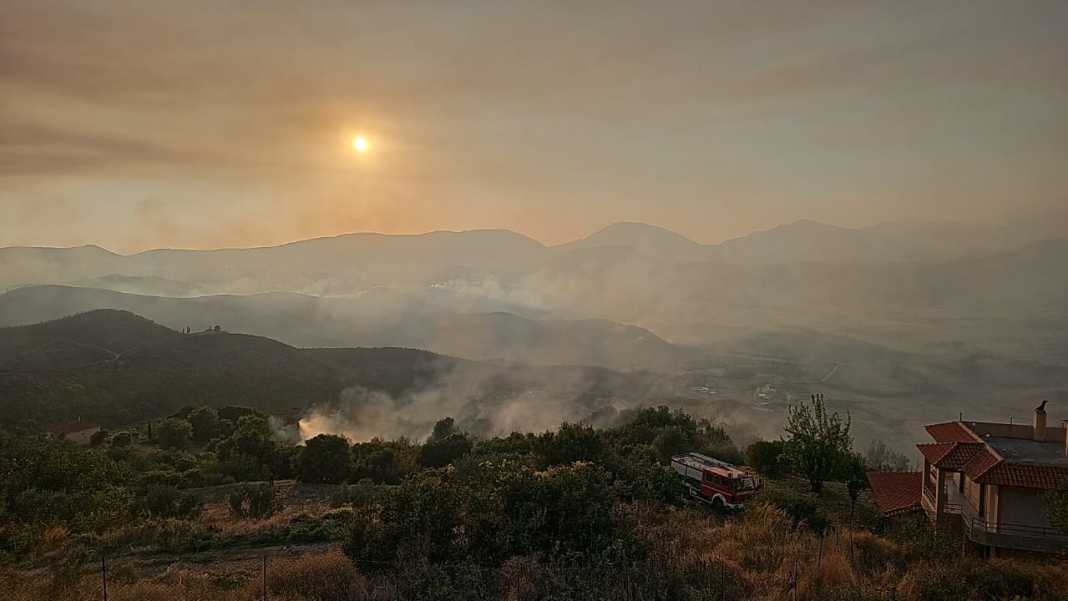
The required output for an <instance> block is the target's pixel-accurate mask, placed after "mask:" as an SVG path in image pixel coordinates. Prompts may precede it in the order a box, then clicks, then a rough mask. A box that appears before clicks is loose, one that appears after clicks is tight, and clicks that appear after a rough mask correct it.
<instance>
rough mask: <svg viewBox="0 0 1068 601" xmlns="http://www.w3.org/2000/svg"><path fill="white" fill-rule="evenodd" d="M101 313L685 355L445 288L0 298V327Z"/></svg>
mask: <svg viewBox="0 0 1068 601" xmlns="http://www.w3.org/2000/svg"><path fill="white" fill-rule="evenodd" d="M103 308H115V309H123V310H127V311H132V312H134V313H137V314H139V315H144V316H146V317H148V318H150V319H153V320H155V321H157V322H159V323H161V324H164V325H166V326H168V327H171V328H174V329H184V328H185V327H187V326H189V327H191V328H192V329H193V330H194V331H196V330H202V329H205V328H209V327H212V326H214V325H216V324H221V325H223V326H224V327H225V328H226V329H227V330H229V331H239V332H250V333H256V334H259V335H264V336H269V337H271V338H275V339H278V340H281V341H283V342H286V343H288V344H293V345H296V346H302V347H316V346H336V347H349V346H403V347H411V348H421V349H426V350H430V351H434V352H437V353H440V354H447V355H454V356H459V357H465V358H470V359H504V360H509V361H520V362H526V363H538V364H543V365H601V366H606V367H611V368H615V369H634V368H644V369H660V370H664V369H670V368H671V367H672V366H673V365H676V364H677V363H678V362H679V361H681V360H682V359H683V358H685V357H686V356H687V355H688V354H689V351H688V350H687V349H684V348H680V347H677V346H674V345H672V344H670V343H668V342H666V341H664V340H663V339H661V338H659V337H658V336H656V335H655V334H653V333H652V332H649V331H648V330H644V329H642V328H638V327H634V326H625V325H622V324H618V323H613V322H611V321H608V320H554V319H534V318H527V317H523V316H520V315H516V314H512V313H509V312H507V311H497V310H492V309H494V308H495V305H490V306H479V305H476V304H472V303H469V302H465V299H464V298H462V297H459V296H457V295H455V294H452V293H450V292H448V291H444V290H435V291H431V292H430V293H429V294H425V295H424V294H420V293H418V292H404V291H391V290H384V289H379V290H375V291H373V292H371V293H369V294H365V295H360V296H358V297H355V298H351V297H313V296H307V295H300V294H292V293H273V294H257V295H249V296H236V295H217V296H202V297H195V298H167V297H157V296H142V295H134V294H125V293H119V292H113V291H110V290H97V289H90V288H74V287H65V286H39V287H36V286H35V287H26V288H19V289H17V290H12V291H10V292H7V293H4V294H0V326H5V325H7V326H10V325H17V324H24V323H33V322H38V321H44V320H48V319H55V318H58V317H62V316H64V315H70V314H72V313H79V312H85V311H91V310H95V309H103ZM471 309H475V310H477V309H491V311H490V312H481V311H478V312H468V310H471Z"/></svg>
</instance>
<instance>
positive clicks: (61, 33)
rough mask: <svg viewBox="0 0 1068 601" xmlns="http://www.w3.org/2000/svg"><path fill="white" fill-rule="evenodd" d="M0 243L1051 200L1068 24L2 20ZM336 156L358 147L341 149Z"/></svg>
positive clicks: (908, 11)
mask: <svg viewBox="0 0 1068 601" xmlns="http://www.w3.org/2000/svg"><path fill="white" fill-rule="evenodd" d="M0 15H2V16H0V246H5V245H55V246H69V245H80V244H98V245H101V246H104V247H106V248H110V249H113V250H118V251H129V252H133V251H138V250H143V249H146V248H159V247H183V248H219V247H234V246H253V245H264V244H275V243H281V242H288V241H292V240H297V239H303V238H310V237H316V236H324V235H334V234H340V233H346V232H354V231H379V232H386V233H417V232H425V231H432V230H442V229H444V230H465V229H479V228H506V229H512V230H515V231H518V232H522V233H524V234H527V235H529V236H531V237H534V238H536V239H538V240H541V241H543V242H546V243H560V242H565V241H568V240H572V239H575V238H579V237H581V236H584V235H587V234H589V233H591V232H592V231H595V230H597V229H599V228H601V227H603V226H605V225H607V224H609V223H612V222H617V221H642V222H647V223H653V224H658V225H661V226H664V227H668V228H670V229H673V230H675V231H677V232H679V233H682V234H684V235H686V236H688V237H690V238H692V239H694V240H697V241H700V242H706V243H715V242H719V241H721V240H724V239H727V238H732V237H736V236H739V235H743V234H745V233H748V232H750V231H753V230H757V229H767V228H771V227H774V226H776V225H779V224H782V223H787V222H791V221H794V220H797V219H814V220H818V221H824V222H828V223H833V224H837V225H843V226H849V227H861V226H866V225H872V224H876V223H881V222H886V221H896V220H910V221H911V220H939V221H941V220H971V219H979V220H984V219H985V220H998V219H1003V218H1005V216H1006V215H1012V214H1014V213H1017V212H1020V211H1041V210H1044V209H1047V208H1063V207H1064V206H1066V205H1068V169H1066V168H1065V167H1066V166H1068V35H1065V31H1066V30H1068V2H1064V1H1063V0H1051V1H1043V0H1028V1H1026V2H1004V1H1001V0H966V1H965V0H961V1H956V0H937V1H930V0H924V1H911V0H888V1H885V2H863V1H857V0H848V1H838V0H814V1H810V2H795V1H792V0H791V1H782V2H759V3H756V2H749V1H742V0H735V1H727V0H719V1H713V0H702V1H700V2H684V1H681V0H675V1H671V2H649V1H646V2H627V1H624V0H611V1H605V2H601V1H594V0H584V1H582V2H563V1H559V2H557V1H551V0H540V1H531V2H519V1H509V0H486V1H483V2H461V1H451V0H450V1H443V0H434V1H430V2H417V1H404V2H395V1H385V2H371V1H355V0H344V1H342V0H315V1H314V2H303V3H298V2H291V1H276V0H229V1H223V0H214V1H210V2H209V1H202V0H183V1H182V2H174V1H173V0H130V1H125V0H106V1H105V0H70V1H66V2H58V1H54V0H0ZM356 135H363V136H365V137H366V138H367V139H368V141H369V142H370V145H371V148H370V150H369V151H368V152H366V153H363V154H358V153H356V152H355V151H354V150H353V148H352V144H351V142H352V139H353V137H354V136H356Z"/></svg>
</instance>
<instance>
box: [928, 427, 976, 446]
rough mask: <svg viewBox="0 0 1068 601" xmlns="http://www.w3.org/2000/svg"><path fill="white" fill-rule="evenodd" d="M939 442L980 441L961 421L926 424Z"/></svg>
mask: <svg viewBox="0 0 1068 601" xmlns="http://www.w3.org/2000/svg"><path fill="white" fill-rule="evenodd" d="M924 427H925V428H926V429H927V433H928V434H930V435H931V438H933V439H935V441H937V442H978V441H976V440H975V436H973V435H972V433H971V432H969V431H968V428H966V427H964V424H962V423H960V422H946V423H944V424H931V425H929V426H924Z"/></svg>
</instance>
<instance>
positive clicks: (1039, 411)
mask: <svg viewBox="0 0 1068 601" xmlns="http://www.w3.org/2000/svg"><path fill="white" fill-rule="evenodd" d="M1047 402H1048V401H1042V404H1041V405H1039V406H1038V407H1035V427H1034V436H1033V438H1034V439H1035V441H1036V442H1046V403H1047Z"/></svg>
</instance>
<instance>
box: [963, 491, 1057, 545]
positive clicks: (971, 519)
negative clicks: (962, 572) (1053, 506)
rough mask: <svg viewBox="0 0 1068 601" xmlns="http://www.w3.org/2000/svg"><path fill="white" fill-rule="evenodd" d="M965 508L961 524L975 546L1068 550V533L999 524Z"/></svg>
mask: <svg viewBox="0 0 1068 601" xmlns="http://www.w3.org/2000/svg"><path fill="white" fill-rule="evenodd" d="M961 508H962V511H961V523H962V524H963V526H964V531H965V533H966V534H967V536H968V538H969V539H970V540H971V541H972V542H974V543H977V544H980V545H986V546H990V547H1001V548H1006V549H1018V550H1021V551H1039V552H1042V553H1056V552H1059V551H1063V550H1066V549H1068V534H1065V533H1063V532H1061V531H1059V530H1056V529H1054V528H1047V527H1042V526H1030V525H1027V524H1013V523H1006V522H1001V523H997V524H995V523H992V522H988V521H986V519H985V518H983V517H982V516H980V515H978V513H977V512H976V510H975V508H973V507H972V506H971V504H970V503H963V504H962V505H961Z"/></svg>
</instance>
